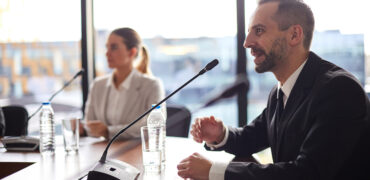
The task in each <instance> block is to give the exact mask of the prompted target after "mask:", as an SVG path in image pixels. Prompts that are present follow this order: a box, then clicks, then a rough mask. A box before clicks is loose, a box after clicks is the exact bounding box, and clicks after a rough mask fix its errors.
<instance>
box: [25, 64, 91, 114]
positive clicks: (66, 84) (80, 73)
mask: <svg viewBox="0 0 370 180" xmlns="http://www.w3.org/2000/svg"><path fill="white" fill-rule="evenodd" d="M84 72H85V70H84V69H81V70H80V71H78V72H77V73H76V74H75V75H74V76H73V78H72V79H70V80H69V81H68V82H67V83H65V84H64V86H63V87H62V88H60V89H59V90H58V91H57V92H55V93H54V94H53V95H51V97H50V98H49V99H48V101H49V102H51V101H52V100H53V99H54V97H55V96H56V95H57V94H59V93H60V92H62V91H63V90H64V89H65V88H66V87H67V86H69V85H70V84H71V83H72V81H73V80H75V79H76V78H77V77H78V76H80V75H82V74H83V73H84ZM41 108H42V104H41V105H40V106H39V108H37V110H36V111H35V112H34V113H33V114H32V115H30V116H28V119H27V120H30V119H31V118H32V117H33V116H35V114H36V113H38V112H39V111H40V110H41Z"/></svg>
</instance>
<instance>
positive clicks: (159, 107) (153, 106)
mask: <svg viewBox="0 0 370 180" xmlns="http://www.w3.org/2000/svg"><path fill="white" fill-rule="evenodd" d="M155 105H156V104H152V107H154V106H155ZM159 108H161V106H157V107H156V109H159Z"/></svg>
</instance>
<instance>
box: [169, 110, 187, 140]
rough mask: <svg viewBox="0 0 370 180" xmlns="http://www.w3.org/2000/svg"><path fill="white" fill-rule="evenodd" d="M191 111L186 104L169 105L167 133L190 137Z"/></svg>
mask: <svg viewBox="0 0 370 180" xmlns="http://www.w3.org/2000/svg"><path fill="white" fill-rule="evenodd" d="M190 121H191V113H190V111H189V110H188V109H187V108H186V107H185V106H180V105H167V121H166V135H167V136H177V137H188V135H189V128H190Z"/></svg>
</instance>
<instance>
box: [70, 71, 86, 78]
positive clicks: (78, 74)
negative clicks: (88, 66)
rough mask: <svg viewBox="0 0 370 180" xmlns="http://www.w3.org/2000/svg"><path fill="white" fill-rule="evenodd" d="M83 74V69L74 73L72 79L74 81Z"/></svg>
mask: <svg viewBox="0 0 370 180" xmlns="http://www.w3.org/2000/svg"><path fill="white" fill-rule="evenodd" d="M84 72H85V69H81V70H80V71H78V73H76V75H75V76H74V77H73V79H75V78H77V77H78V76H80V75H82V74H83V73H84Z"/></svg>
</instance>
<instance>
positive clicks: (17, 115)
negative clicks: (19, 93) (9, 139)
mask: <svg viewBox="0 0 370 180" xmlns="http://www.w3.org/2000/svg"><path fill="white" fill-rule="evenodd" d="M2 109H3V113H4V117H5V136H25V135H27V133H28V132H27V128H28V112H27V110H26V109H25V108H24V107H23V106H17V105H12V106H4V107H2Z"/></svg>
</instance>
